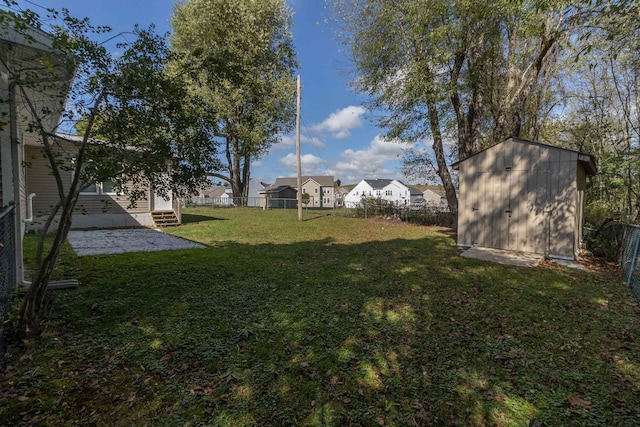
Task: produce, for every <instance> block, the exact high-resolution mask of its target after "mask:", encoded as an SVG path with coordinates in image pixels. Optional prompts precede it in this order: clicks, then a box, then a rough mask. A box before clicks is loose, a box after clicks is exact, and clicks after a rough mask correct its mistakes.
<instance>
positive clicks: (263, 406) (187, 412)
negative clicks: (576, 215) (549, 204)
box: [0, 208, 640, 426]
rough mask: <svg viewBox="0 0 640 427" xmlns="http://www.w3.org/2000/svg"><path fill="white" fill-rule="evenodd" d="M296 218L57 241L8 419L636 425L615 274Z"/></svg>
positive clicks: (366, 226)
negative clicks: (140, 236)
mask: <svg viewBox="0 0 640 427" xmlns="http://www.w3.org/2000/svg"><path fill="white" fill-rule="evenodd" d="M305 216H306V221H304V222H302V223H298V222H297V221H296V212H295V211H286V212H285V211H275V210H274V211H266V212H265V211H261V210H252V209H217V210H211V209H210V208H208V209H207V208H201V209H190V210H188V211H186V212H185V215H184V219H185V222H186V224H185V225H184V226H181V227H179V228H175V229H171V230H168V231H169V232H170V233H173V234H176V235H179V236H182V237H185V238H187V239H191V240H194V241H198V242H201V243H203V244H205V245H207V246H208V248H207V249H192V250H182V251H169V252H156V253H138V254H125V255H110V256H96V257H84V258H79V259H77V258H75V255H74V254H73V252H72V251H71V250H70V249H69V248H67V250H66V251H65V253H64V259H63V262H62V264H61V266H60V271H59V273H58V274H59V275H61V276H66V277H69V278H77V279H79V280H80V282H81V286H80V287H79V288H78V289H77V290H73V291H59V292H56V293H55V294H53V304H52V305H51V308H50V309H49V314H48V320H47V324H48V326H47V331H46V334H45V336H44V338H43V339H42V340H41V341H40V342H37V343H36V342H27V343H20V345H14V346H12V347H11V348H10V349H9V352H8V354H7V355H6V357H5V360H4V363H5V364H7V365H8V368H7V370H6V371H5V372H4V373H0V378H2V379H1V381H0V424H2V425H73V426H77V425H104V426H108V425H121V426H129V425H155V426H162V425H168V426H174V425H176V426H178V425H220V426H247V425H269V426H270V425H339V426H342V425H355V426H360V425H363V426H369V425H374V426H375V425H398V426H425V425H436V426H439V425H476V426H483V425H500V426H528V425H529V423H530V422H532V421H533V422H532V424H531V425H544V426H567V425H585V426H592V425H600V426H610V425H620V426H637V425H638V423H639V420H640V309H639V307H638V304H637V303H636V302H635V300H634V299H633V296H632V294H631V292H630V291H629V289H628V288H627V287H626V285H625V284H624V283H622V282H621V281H620V279H619V277H618V275H617V274H615V273H611V272H608V273H607V272H580V271H575V270H569V269H565V268H561V267H556V266H553V265H551V264H545V265H543V266H541V267H539V268H535V269H522V268H515V267H506V266H500V265H497V264H490V263H484V262H480V261H476V260H468V259H464V258H462V257H459V256H458V254H459V252H460V251H459V250H458V249H457V248H456V247H455V245H454V241H453V238H452V237H451V236H450V235H449V234H447V233H446V232H443V231H438V230H437V229H433V228H426V227H418V226H411V225H404V224H397V223H391V222H384V221H376V220H364V219H349V218H341V217H335V216H331V215H327V214H325V213H323V212H307V213H305ZM28 247H29V248H33V242H32V241H31V242H29V245H28ZM540 422H541V423H542V424H540Z"/></svg>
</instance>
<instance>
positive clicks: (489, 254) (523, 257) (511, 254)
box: [460, 247, 544, 267]
mask: <svg viewBox="0 0 640 427" xmlns="http://www.w3.org/2000/svg"><path fill="white" fill-rule="evenodd" d="M460 255H461V256H463V257H465V258H474V259H480V260H483V261H491V262H497V263H498V264H505V265H513V266H516V267H536V266H537V265H538V264H540V263H541V262H542V261H543V260H544V255H541V254H533V253H530V252H515V251H505V250H500V249H493V248H477V247H474V248H469V249H467V250H466V251H464V252H462V254H460Z"/></svg>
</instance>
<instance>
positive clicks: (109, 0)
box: [20, 0, 410, 184]
mask: <svg viewBox="0 0 640 427" xmlns="http://www.w3.org/2000/svg"><path fill="white" fill-rule="evenodd" d="M288 2H289V5H290V6H291V8H292V9H293V12H294V17H293V21H294V27H293V42H294V45H295V47H296V51H297V55H298V62H299V63H300V69H299V70H298V73H299V74H300V75H301V79H302V103H301V107H302V120H301V124H302V127H301V141H302V150H301V151H302V165H303V166H302V168H303V174H304V175H333V176H334V178H335V179H340V180H341V181H342V183H344V184H349V183H357V182H358V181H360V180H361V179H364V178H398V179H402V176H401V173H400V159H401V158H402V153H403V149H405V148H408V147H409V146H410V145H409V144H406V143H398V142H386V141H383V139H382V138H381V135H382V134H383V132H384V130H383V129H380V128H378V127H376V126H375V123H374V122H373V121H372V120H371V116H372V115H371V113H370V112H368V111H367V110H366V109H365V108H364V106H363V101H364V98H363V97H362V96H361V95H358V94H356V93H354V92H353V91H352V90H350V89H349V82H350V81H351V80H352V74H351V72H350V69H351V65H350V63H349V59H348V56H347V54H345V53H344V52H342V46H340V45H339V43H338V42H337V41H336V40H335V37H334V36H333V33H332V30H331V27H330V26H329V24H327V22H326V20H327V19H329V18H330V17H329V13H328V10H327V9H326V8H325V4H324V0H288ZM20 4H21V7H22V8H30V9H33V10H35V11H37V12H39V13H41V14H42V13H44V10H43V9H41V8H40V7H39V6H44V7H52V8H55V9H61V8H63V7H64V8H67V9H69V11H70V12H71V14H72V15H73V16H76V17H85V16H86V17H88V18H89V19H90V20H91V22H92V23H93V24H94V25H108V26H110V27H111V28H112V29H113V34H117V33H119V32H126V31H130V30H131V29H132V28H133V26H134V25H135V24H140V25H141V26H142V27H147V26H148V25H149V24H152V23H153V24H155V25H156V28H157V31H158V32H159V33H165V32H168V31H170V30H171V28H170V25H169V19H170V16H171V12H172V8H173V4H174V1H173V0H58V1H53V0H33V2H31V1H28V2H27V1H24V0H23V1H21V2H20ZM124 37H126V35H125V36H124ZM295 167H296V157H295V134H288V135H283V137H282V142H281V143H280V144H276V145H274V146H273V147H272V148H271V150H270V151H269V153H268V155H265V156H263V158H261V159H258V160H256V161H255V162H254V163H253V164H252V169H251V176H252V177H253V178H257V179H259V180H261V181H265V182H273V181H274V180H275V178H277V177H278V176H295V174H296V169H295Z"/></svg>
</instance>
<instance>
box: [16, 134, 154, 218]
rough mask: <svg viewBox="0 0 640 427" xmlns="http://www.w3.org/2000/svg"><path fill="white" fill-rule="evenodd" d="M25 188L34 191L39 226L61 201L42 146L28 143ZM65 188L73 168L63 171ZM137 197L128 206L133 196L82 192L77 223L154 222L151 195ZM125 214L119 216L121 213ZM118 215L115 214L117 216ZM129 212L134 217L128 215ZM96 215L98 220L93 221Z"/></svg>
mask: <svg viewBox="0 0 640 427" xmlns="http://www.w3.org/2000/svg"><path fill="white" fill-rule="evenodd" d="M25 164H26V165H27V167H26V168H25V176H26V179H25V180H24V181H25V182H26V190H27V191H28V192H29V193H35V194H36V196H35V197H34V198H33V216H34V226H33V227H35V228H37V227H38V226H39V225H41V224H42V223H43V222H44V220H45V219H46V218H47V217H48V215H49V213H50V212H51V210H52V208H53V206H54V205H55V204H56V203H57V202H58V200H59V198H58V189H57V185H56V181H55V179H54V178H53V176H52V175H51V167H50V166H49V164H48V161H47V159H46V158H45V157H44V156H43V154H42V150H41V149H40V148H39V147H33V146H27V147H25ZM61 175H62V179H63V182H64V183H65V190H66V189H68V186H69V185H70V184H71V179H72V174H71V171H61ZM149 196H150V195H149V194H147V198H146V199H144V200H138V201H136V205H135V207H129V204H130V199H129V198H128V197H126V196H123V195H122V196H118V195H109V194H95V195H93V194H81V195H80V196H79V198H78V203H77V205H76V210H75V212H74V219H73V225H74V227H90V226H105V227H106V226H118V225H123V226H132V225H152V221H151V216H150V214H149V210H150V209H149V206H150V204H149V198H150V197H149ZM121 215H122V217H119V216H121ZM114 216H116V217H114ZM127 216H129V217H131V218H126V217H127ZM92 219H95V220H96V221H95V223H93V222H92Z"/></svg>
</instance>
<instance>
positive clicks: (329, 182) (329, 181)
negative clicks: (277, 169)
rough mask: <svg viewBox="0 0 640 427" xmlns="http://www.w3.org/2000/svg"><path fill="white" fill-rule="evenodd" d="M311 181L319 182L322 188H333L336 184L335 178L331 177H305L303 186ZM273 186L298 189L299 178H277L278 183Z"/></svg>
mask: <svg viewBox="0 0 640 427" xmlns="http://www.w3.org/2000/svg"><path fill="white" fill-rule="evenodd" d="M309 180H313V181H315V182H317V183H318V184H319V185H320V186H322V187H333V186H334V185H335V184H334V183H335V181H334V180H333V176H331V175H327V176H303V177H302V184H304V183H305V182H307V181H309ZM273 185H289V186H291V187H293V188H297V187H298V178H296V177H292V178H289V177H287V178H277V179H276V182H275V183H274V184H273Z"/></svg>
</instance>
